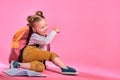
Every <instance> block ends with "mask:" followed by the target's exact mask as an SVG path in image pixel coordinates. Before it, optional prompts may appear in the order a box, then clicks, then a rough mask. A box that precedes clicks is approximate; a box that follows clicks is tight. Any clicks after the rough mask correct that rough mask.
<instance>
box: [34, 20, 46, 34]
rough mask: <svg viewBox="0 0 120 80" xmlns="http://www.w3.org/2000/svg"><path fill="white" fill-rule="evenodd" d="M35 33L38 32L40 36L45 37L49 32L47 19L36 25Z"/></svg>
mask: <svg viewBox="0 0 120 80" xmlns="http://www.w3.org/2000/svg"><path fill="white" fill-rule="evenodd" d="M33 31H34V32H37V33H38V34H40V35H42V36H45V35H46V34H47V31H48V27H47V23H46V20H45V19H42V20H40V21H38V22H35V23H34V27H33Z"/></svg>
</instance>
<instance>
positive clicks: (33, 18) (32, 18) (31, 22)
mask: <svg viewBox="0 0 120 80" xmlns="http://www.w3.org/2000/svg"><path fill="white" fill-rule="evenodd" d="M44 18H45V17H44V15H43V12H42V11H37V12H35V15H32V16H31V15H30V16H28V17H27V21H28V26H29V27H33V26H34V22H37V21H39V20H42V19H44Z"/></svg>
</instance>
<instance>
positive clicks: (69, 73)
mask: <svg viewBox="0 0 120 80" xmlns="http://www.w3.org/2000/svg"><path fill="white" fill-rule="evenodd" d="M62 74H66V75H67V74H68V75H77V74H78V72H75V73H74V72H62Z"/></svg>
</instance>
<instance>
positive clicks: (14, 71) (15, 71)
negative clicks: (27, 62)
mask: <svg viewBox="0 0 120 80" xmlns="http://www.w3.org/2000/svg"><path fill="white" fill-rule="evenodd" d="M3 72H4V73H6V74H7V75H9V76H34V77H35V76H37V77H45V75H44V74H42V73H40V72H36V71H32V70H28V69H21V68H11V69H7V70H4V71H3Z"/></svg>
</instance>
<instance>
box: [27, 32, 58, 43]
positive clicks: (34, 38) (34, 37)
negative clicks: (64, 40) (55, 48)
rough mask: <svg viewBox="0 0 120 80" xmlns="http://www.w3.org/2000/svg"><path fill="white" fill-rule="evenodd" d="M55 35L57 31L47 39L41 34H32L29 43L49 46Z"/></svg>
mask: <svg viewBox="0 0 120 80" xmlns="http://www.w3.org/2000/svg"><path fill="white" fill-rule="evenodd" d="M55 35H56V32H55V31H51V33H50V34H49V35H48V36H47V37H44V36H40V35H39V34H36V33H34V34H32V36H31V38H30V42H29V43H32V44H40V45H47V44H49V43H50V42H51V41H52V40H53V38H54V37H55Z"/></svg>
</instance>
